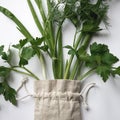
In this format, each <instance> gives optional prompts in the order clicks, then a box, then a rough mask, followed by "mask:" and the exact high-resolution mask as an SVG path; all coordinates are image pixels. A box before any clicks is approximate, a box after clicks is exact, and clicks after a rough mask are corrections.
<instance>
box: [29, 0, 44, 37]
mask: <svg viewBox="0 0 120 120" xmlns="http://www.w3.org/2000/svg"><path fill="white" fill-rule="evenodd" d="M27 2H28V5H29V8H30V10H31V13H32V16H33V18H34V21H35V23H36V26H37V27H38V29H39V31H40V33H41V34H42V35H44V31H43V28H42V25H41V23H40V21H39V19H38V16H37V14H36V12H35V9H34V7H33V5H32V3H31V1H30V0H27Z"/></svg>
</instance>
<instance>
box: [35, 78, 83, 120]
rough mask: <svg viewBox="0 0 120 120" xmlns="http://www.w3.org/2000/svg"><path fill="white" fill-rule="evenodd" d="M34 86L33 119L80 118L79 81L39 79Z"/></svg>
mask: <svg viewBox="0 0 120 120" xmlns="http://www.w3.org/2000/svg"><path fill="white" fill-rule="evenodd" d="M34 87H35V94H36V98H35V117H34V120H81V114H80V103H81V99H80V91H81V83H80V81H78V80H40V81H36V82H35V86H34Z"/></svg>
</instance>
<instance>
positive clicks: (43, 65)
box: [40, 53, 47, 80]
mask: <svg viewBox="0 0 120 120" xmlns="http://www.w3.org/2000/svg"><path fill="white" fill-rule="evenodd" d="M40 62H41V65H42V69H43V70H42V71H43V77H44V79H45V80H46V79H47V75H46V68H45V59H44V56H43V55H42V53H41V55H40Z"/></svg>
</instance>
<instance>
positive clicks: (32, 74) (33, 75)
mask: <svg viewBox="0 0 120 120" xmlns="http://www.w3.org/2000/svg"><path fill="white" fill-rule="evenodd" d="M22 68H23V69H24V70H26V71H27V72H28V73H30V74H31V76H32V77H34V78H35V79H36V80H40V79H39V78H38V77H37V76H36V75H35V74H34V73H32V72H31V71H30V70H28V69H27V68H26V67H22Z"/></svg>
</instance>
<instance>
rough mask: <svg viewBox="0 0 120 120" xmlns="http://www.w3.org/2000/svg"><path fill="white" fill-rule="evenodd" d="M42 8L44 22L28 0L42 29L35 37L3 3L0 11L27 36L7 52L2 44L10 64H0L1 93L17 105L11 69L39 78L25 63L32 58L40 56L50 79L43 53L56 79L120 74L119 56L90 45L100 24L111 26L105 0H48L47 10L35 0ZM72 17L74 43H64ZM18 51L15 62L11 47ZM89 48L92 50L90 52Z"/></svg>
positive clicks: (0, 53) (105, 77) (1, 53)
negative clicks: (48, 59) (14, 61)
mask: <svg viewBox="0 0 120 120" xmlns="http://www.w3.org/2000/svg"><path fill="white" fill-rule="evenodd" d="M34 2H35V3H36V5H37V7H38V9H39V12H40V16H41V18H42V22H41V21H40V20H39V17H38V14H37V13H36V10H35V8H34V6H33V2H32V1H31V0H27V3H28V6H29V8H30V11H31V13H32V16H33V18H34V21H35V23H36V26H37V27H38V30H39V32H40V36H37V37H36V38H34V37H33V36H32V35H31V33H30V32H29V31H28V30H27V29H26V27H25V26H24V25H23V24H22V23H21V22H20V20H19V19H18V18H17V17H16V16H15V15H14V14H13V13H12V12H10V11H9V10H8V9H7V8H4V7H2V6H0V12H1V13H3V14H4V15H5V16H7V17H8V18H10V19H11V20H12V21H13V22H14V23H15V24H16V25H17V29H18V30H19V31H20V32H21V33H22V34H23V35H24V37H25V39H21V40H20V41H19V43H18V44H16V45H12V46H10V47H9V50H8V52H5V51H4V46H3V45H1V46H0V56H1V59H2V60H3V61H5V62H6V63H7V66H0V79H1V82H0V95H1V94H2V95H3V96H4V97H5V100H9V101H10V102H11V103H13V104H14V105H16V103H17V102H16V99H15V95H16V91H15V90H14V89H13V88H11V87H10V86H9V84H8V82H9V81H8V77H9V75H10V74H11V71H14V72H18V73H21V74H25V75H28V76H31V77H33V78H34V79H36V80H40V78H39V77H38V76H36V75H35V74H34V73H33V72H32V71H30V70H29V69H28V68H27V67H26V65H28V64H29V60H30V59H31V58H32V57H36V56H37V58H38V59H39V61H40V64H41V66H42V71H43V76H44V79H47V75H46V64H45V58H44V54H46V53H47V55H48V56H49V57H50V58H51V61H52V71H53V75H54V79H70V80H74V79H78V80H83V79H85V77H87V76H89V75H90V74H91V73H94V72H96V73H97V74H98V75H100V76H101V77H102V79H103V81H105V82H106V81H107V80H108V78H109V76H110V75H112V76H115V75H116V74H118V75H120V67H114V64H115V63H116V62H118V61H119V59H118V58H117V57H116V56H114V55H113V54H112V53H110V51H109V49H108V46H107V45H104V44H97V43H96V42H95V43H93V44H91V45H90V43H91V38H92V36H93V35H94V34H95V33H96V32H98V31H101V30H102V28H101V27H100V24H101V23H104V24H105V26H107V25H108V21H107V19H108V17H107V11H108V8H109V5H108V1H107V0H106V1H105V0H96V1H95V2H94V1H91V0H47V12H46V10H45V8H44V5H43V1H42V0H35V1H34ZM66 20H69V21H70V22H71V24H73V25H74V27H75V34H74V39H73V41H72V46H70V45H66V46H64V45H63V35H64V33H63V32H62V31H63V24H64V22H65V21H66ZM12 48H15V49H16V50H17V51H18V57H19V61H18V63H17V64H14V63H12V59H13V57H14V56H13V55H12V52H11V49H12ZM64 49H68V54H69V58H68V59H64V57H63V55H64ZM88 50H90V53H89V54H88V52H87V51H88ZM84 67H88V71H87V72H86V73H83V74H81V69H82V68H84Z"/></svg>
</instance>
